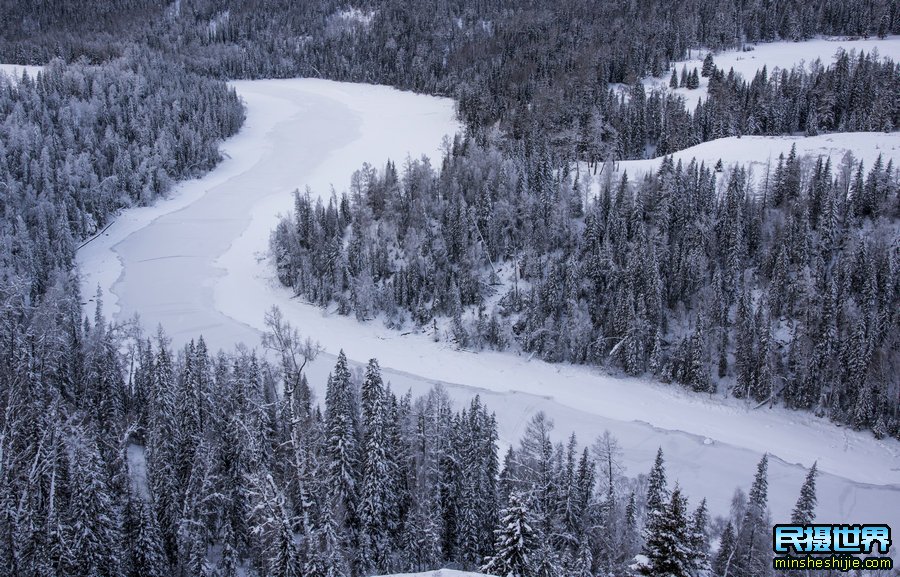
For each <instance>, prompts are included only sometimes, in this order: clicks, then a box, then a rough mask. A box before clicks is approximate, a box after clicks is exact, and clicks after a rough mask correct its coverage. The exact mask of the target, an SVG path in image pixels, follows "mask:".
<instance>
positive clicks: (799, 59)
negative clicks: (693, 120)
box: [644, 36, 900, 111]
mask: <svg viewBox="0 0 900 577" xmlns="http://www.w3.org/2000/svg"><path fill="white" fill-rule="evenodd" d="M748 48H750V46H748ZM839 49H843V50H845V51H847V52H850V51H851V50H855V51H856V52H857V53H858V52H860V51H863V52H865V53H867V54H868V53H869V52H871V51H873V50H878V54H880V55H881V56H882V57H885V58H890V59H891V60H893V61H895V62H897V61H900V36H888V37H886V38H883V39H881V38H866V39H855V40H848V39H843V38H818V39H815V40H809V41H806V42H771V43H765V44H755V45H752V50H749V51H746V52H744V51H740V50H726V51H723V52H719V53H713V62H715V64H716V67H718V68H720V69H722V70H724V71H725V73H726V74H727V73H728V71H729V70H731V69H734V71H735V73H737V74H740V75H741V76H743V77H744V79H745V80H746V81H747V82H750V81H751V80H753V77H754V76H756V72H757V71H759V70H762V68H763V66H765V67H766V69H767V70H768V72H769V73H770V74H771V72H772V69H774V68H776V67H777V68H781V69H788V70H789V69H791V68H793V67H794V66H798V65H801V64H804V65H806V66H808V65H809V64H811V63H813V62H815V61H816V60H821V61H822V64H823V65H824V66H828V65H829V64H831V63H832V62H833V61H834V56H835V54H837V51H838V50H839ZM708 52H709V51H708V50H697V51H695V52H694V53H693V54H691V56H692V58H689V59H688V60H681V61H678V62H675V63H673V66H674V69H675V70H677V71H678V77H679V79H680V78H681V71H682V68H683V67H684V66H687V70H688V72H691V71H692V70H693V69H694V68H697V70H698V71H700V70H702V68H703V58H705V57H706V54H707V53H708ZM671 75H672V71H671V69H670V70H669V71H668V72H665V73H663V75H662V76H661V77H659V78H654V77H649V78H645V79H644V86H645V87H646V89H647V91H648V92H649V91H650V90H651V89H653V88H657V87H662V88H666V89H667V90H668V89H669V88H668V87H669V79H670V77H671ZM708 86H709V79H708V78H703V77H702V76H701V77H700V88H697V89H695V90H688V89H687V88H678V89H677V90H675V92H676V94H680V95H682V96H684V99H685V103H686V104H687V109H688V110H691V111H693V110H694V108H696V106H697V102H698V101H699V100H700V99H701V98H702V99H703V100H706V95H707V87H708Z"/></svg>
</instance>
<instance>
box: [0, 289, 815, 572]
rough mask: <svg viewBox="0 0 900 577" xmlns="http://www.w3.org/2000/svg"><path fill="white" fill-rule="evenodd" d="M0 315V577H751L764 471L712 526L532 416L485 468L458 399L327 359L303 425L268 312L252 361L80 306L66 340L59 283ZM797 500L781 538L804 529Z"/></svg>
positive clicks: (291, 338) (305, 392)
mask: <svg viewBox="0 0 900 577" xmlns="http://www.w3.org/2000/svg"><path fill="white" fill-rule="evenodd" d="M66 283H68V285H70V286H66ZM3 297H4V300H3V303H4V312H3V316H2V318H3V323H2V324H0V338H2V342H3V343H4V346H3V347H2V358H0V376H2V378H0V395H2V398H3V399H4V410H3V411H2V413H0V430H2V434H0V575H3V576H9V577H23V576H54V575H66V576H67V577H79V576H84V577H96V576H104V577H119V576H122V577H126V576H127V577H169V576H173V575H176V576H178V575H180V576H185V577H186V576H191V577H203V576H213V575H215V576H219V577H235V576H237V575H260V576H263V575H264V576H266V577H293V576H298V575H308V576H311V577H316V576H335V577H336V576H341V577H347V576H356V575H372V574H381V573H390V572H394V571H407V570H423V569H433V568H434V567H436V566H440V565H444V564H448V563H451V564H456V565H457V566H459V567H464V568H470V569H471V568H478V567H481V566H484V568H485V570H488V571H492V572H495V574H498V575H505V574H508V573H509V572H515V574H521V575H547V576H562V575H566V576H570V575H585V576H587V575H596V574H598V573H603V574H617V575H624V574H631V573H632V571H634V570H637V571H639V572H640V573H641V574H645V575H658V574H660V573H659V572H660V571H661V570H663V569H664V568H666V569H665V570H666V571H670V572H671V573H670V574H671V575H675V576H679V577H680V576H684V577H688V576H690V577H699V576H705V575H722V576H726V575H744V574H753V575H766V574H768V573H769V564H770V563H771V561H770V560H769V556H770V555H771V554H770V553H769V552H768V551H769V550H770V548H769V547H768V546H763V545H768V544H769V543H768V537H767V535H768V527H769V525H770V520H769V513H768V509H767V506H766V502H767V480H766V463H767V461H766V459H763V461H762V462H761V463H760V466H759V471H758V473H757V475H756V478H755V480H754V482H753V485H752V488H751V490H750V493H749V496H748V495H745V494H744V493H743V492H742V491H741V490H738V491H737V492H736V493H735V498H734V503H733V507H732V511H731V514H730V515H729V518H728V519H725V520H717V521H716V522H715V523H711V522H710V519H709V513H708V512H707V510H706V507H705V504H704V503H703V502H700V503H699V504H697V506H696V508H693V509H688V504H687V502H686V500H685V498H684V496H683V494H682V493H681V491H680V490H679V489H678V488H677V485H676V486H675V487H674V489H670V488H669V487H670V486H669V485H667V482H666V477H665V470H664V463H663V459H662V454H661V453H660V454H659V455H658V456H657V460H656V464H655V465H654V467H653V469H652V471H651V473H650V475H649V478H646V479H645V478H644V477H643V476H641V477H638V478H637V479H630V478H627V477H625V476H624V475H623V474H622V468H621V458H622V455H621V451H620V449H619V447H618V444H617V442H616V441H615V439H614V438H613V437H611V436H610V435H609V434H605V435H603V436H602V437H601V438H599V439H597V441H596V442H595V443H594V444H593V445H592V447H591V448H587V447H582V446H580V445H579V444H578V442H577V440H576V439H575V437H574V436H572V437H571V438H570V439H569V440H568V442H566V443H559V442H554V441H553V440H552V438H551V430H552V422H550V421H549V420H548V419H547V418H546V417H545V416H544V415H543V414H538V415H535V416H534V418H533V419H532V420H531V422H530V423H529V424H528V426H527V427H526V430H525V433H524V435H523V438H522V439H521V442H520V444H519V445H518V446H517V447H515V448H511V449H510V450H509V451H508V452H507V454H506V456H505V458H504V460H503V463H502V464H501V463H500V462H499V459H498V453H497V451H498V447H497V425H496V422H495V419H494V416H493V414H491V413H490V411H489V410H488V408H487V407H485V406H484V405H483V404H482V403H481V401H480V400H479V399H478V398H475V399H474V400H473V401H472V402H471V403H470V404H468V405H467V406H465V407H464V408H462V409H461V410H458V409H456V408H454V407H453V405H452V403H451V402H450V400H449V398H448V397H447V395H446V393H444V392H443V391H441V390H440V389H436V390H433V391H432V392H430V393H429V394H428V395H427V396H425V397H423V398H418V399H413V398H411V397H410V395H409V394H398V393H395V392H393V391H392V390H391V388H390V385H389V384H387V383H385V382H384V381H383V379H382V376H381V372H380V369H379V367H378V363H377V361H375V360H372V361H370V362H369V364H368V366H367V367H366V368H365V370H364V371H361V370H354V369H353V368H352V367H351V366H350V365H349V364H348V362H347V359H346V357H345V356H344V355H343V353H341V354H340V355H338V358H337V362H336V364H335V367H334V370H333V372H332V373H331V375H330V376H329V379H328V383H327V387H326V395H325V399H324V404H320V403H318V402H316V400H315V399H314V398H313V395H312V393H311V391H310V387H309V385H308V383H307V381H306V378H305V376H304V372H303V369H304V367H305V365H306V363H307V362H308V361H309V360H311V359H312V358H313V357H315V356H316V354H317V352H318V350H317V347H315V346H314V345H312V344H310V343H309V341H306V342H304V341H303V340H301V339H300V337H299V336H298V334H297V332H296V330H294V329H292V328H291V327H290V325H289V324H287V323H286V322H285V321H284V319H283V318H282V317H281V315H280V313H278V312H277V310H275V311H273V312H272V313H270V314H269V316H268V317H267V327H268V331H267V333H266V335H265V337H264V341H263V342H264V344H265V346H266V347H267V349H268V350H269V353H270V354H269V355H268V357H269V358H271V359H272V361H271V362H270V361H267V360H266V357H265V356H263V357H260V356H257V354H256V353H255V352H253V351H248V350H247V349H246V348H238V349H236V350H235V351H234V352H233V353H231V354H225V353H222V352H220V353H218V354H212V353H210V352H209V351H208V350H207V349H206V345H205V344H204V342H203V339H202V337H201V338H200V339H198V340H197V341H196V342H194V341H192V342H191V343H190V344H188V345H186V346H184V347H183V348H180V349H178V350H172V348H171V347H170V345H169V343H168V341H167V339H166V337H165V335H164V334H163V333H162V331H161V330H160V332H159V333H158V336H157V337H156V338H155V339H150V338H146V337H145V336H143V335H142V334H141V333H140V332H139V330H137V329H135V328H134V327H129V325H113V326H110V325H107V324H105V322H104V320H103V315H102V311H101V309H100V308H99V305H98V310H97V313H96V315H95V317H94V320H93V321H90V320H84V321H83V320H82V319H81V316H80V312H79V311H80V307H79V303H78V295H77V283H76V280H75V279H74V278H71V279H68V280H67V281H65V282H63V283H62V284H61V285H60V287H59V290H57V291H55V292H53V293H52V294H51V295H49V296H48V297H47V298H45V299H44V300H43V301H42V302H41V303H39V304H35V303H19V302H13V301H11V300H10V298H9V295H8V294H6V293H4V294H3ZM99 302H100V299H98V303H99ZM814 483H815V472H814V471H813V472H811V473H810V480H809V481H808V482H807V485H806V486H805V488H804V489H803V492H802V495H803V497H802V499H801V500H800V501H799V502H798V507H797V510H796V511H795V512H794V513H793V515H792V518H795V519H807V520H808V519H811V518H812V516H813V515H814V513H813V509H814V506H815V485H814ZM690 510H693V511H694V512H693V513H690V512H689V511H690ZM788 514H789V512H788V511H779V512H777V513H776V516H777V518H779V519H782V518H783V519H786V518H787V516H788ZM723 525H724V527H723ZM520 530H521V531H523V532H524V533H523V534H521V535H519V534H518V533H517V531H520ZM719 534H721V535H722V537H721V542H722V545H721V546H720V547H719V548H718V552H714V551H711V549H710V545H709V544H710V542H711V540H713V539H715V538H717V537H718V536H719ZM519 537H521V538H519ZM673 551H674V553H672V552H673ZM638 553H641V554H642V555H643V556H642V557H635V555H637V554H638ZM631 566H634V568H633V569H629V567H631Z"/></svg>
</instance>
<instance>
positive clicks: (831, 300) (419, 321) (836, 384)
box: [271, 139, 900, 437]
mask: <svg viewBox="0 0 900 577" xmlns="http://www.w3.org/2000/svg"><path fill="white" fill-rule="evenodd" d="M898 181H900V176H898V171H897V169H896V168H895V167H894V165H893V161H888V162H887V163H885V162H884V161H883V160H882V159H880V158H879V160H878V161H877V162H876V163H875V164H874V165H872V166H870V167H867V166H864V164H863V163H862V162H856V161H852V160H849V159H848V160H845V161H844V162H842V163H841V164H840V165H839V166H832V165H831V163H830V160H823V159H821V158H820V159H818V160H816V161H815V162H814V163H813V162H812V161H808V162H806V164H804V161H803V160H802V159H800V158H798V157H797V155H796V154H795V153H794V152H793V151H792V152H791V154H790V155H788V156H787V157H786V158H785V157H783V156H782V157H780V158H779V159H778V162H777V165H776V166H774V167H773V170H772V172H771V173H770V174H769V175H767V176H765V177H764V178H763V179H761V180H760V181H759V184H758V185H757V186H755V187H754V186H753V185H752V183H751V180H750V177H749V176H748V174H747V172H746V170H745V169H744V168H741V167H736V168H735V169H734V170H732V171H730V172H729V173H718V172H717V171H716V170H714V169H713V168H712V167H707V166H704V165H702V164H701V165H698V164H697V163H696V162H691V163H689V164H686V165H685V164H682V163H681V162H680V161H679V163H678V164H675V163H673V161H672V160H671V159H666V160H665V161H664V162H663V163H662V165H661V167H660V169H659V170H658V171H657V173H656V174H652V175H648V176H647V177H645V178H644V179H643V180H640V181H638V182H635V183H629V182H628V180H627V175H622V177H621V179H620V180H614V179H612V178H611V177H610V178H608V179H607V180H606V182H605V184H603V185H602V186H601V189H600V190H599V191H598V192H597V193H596V194H594V193H593V192H592V191H591V190H590V188H589V187H588V186H587V184H586V181H585V180H584V179H582V178H581V177H580V175H578V174H572V173H571V172H569V171H568V170H567V168H566V166H563V167H561V168H558V169H556V168H555V167H554V166H553V165H552V164H551V163H550V161H549V155H548V154H547V152H546V150H532V151H529V150H527V149H523V150H521V151H520V152H519V154H516V155H513V156H509V157H507V156H504V155H502V154H500V153H498V152H497V151H496V149H493V148H487V149H484V148H481V147H478V146H477V145H475V144H474V143H473V142H471V141H468V140H461V139H457V140H456V141H455V142H454V144H453V146H452V149H451V150H449V151H448V153H447V155H446V156H445V158H444V160H443V168H442V170H441V172H440V173H437V172H435V170H434V169H432V168H431V167H430V165H429V164H428V163H427V162H419V161H410V162H408V163H407V165H406V166H405V167H404V169H403V172H402V174H400V173H398V171H397V169H396V167H395V165H394V164H392V163H388V165H387V167H386V169H385V170H384V171H382V172H380V173H379V172H378V171H375V170H374V169H372V168H370V167H365V168H364V169H363V170H362V171H360V172H358V173H357V174H356V175H355V176H354V179H353V184H352V186H351V189H350V192H349V194H345V195H343V196H342V197H341V198H340V199H338V198H336V197H332V198H331V199H330V200H328V202H327V203H323V202H322V201H318V200H313V198H312V197H311V196H310V194H309V193H307V194H297V195H296V200H295V204H296V207H295V212H294V214H293V215H291V216H290V217H288V218H285V219H283V220H282V221H281V222H280V223H279V225H278V227H277V229H276V230H275V231H274V233H273V236H272V241H271V244H272V254H273V256H274V261H275V265H276V268H277V274H278V278H279V279H280V281H281V282H282V283H283V284H284V285H286V286H290V287H292V288H293V290H294V292H295V293H296V294H297V295H299V296H302V297H303V298H305V299H307V300H309V301H310V302H313V303H316V304H318V305H320V306H329V305H334V306H336V308H337V311H338V312H340V313H341V314H351V313H352V314H355V315H356V316H357V318H359V319H361V320H366V319H378V321H377V322H385V323H386V324H387V325H388V326H393V327H397V328H408V327H419V328H420V330H421V331H422V332H427V333H428V334H431V335H433V336H434V338H449V339H451V340H452V341H454V342H455V343H456V345H457V346H459V347H462V348H471V349H479V348H482V347H491V348H496V349H504V348H509V347H512V348H514V349H517V350H523V351H526V352H532V353H534V354H537V355H539V356H540V357H541V358H543V359H545V360H547V361H552V362H558V361H565V362H574V363H591V364H599V365H607V366H614V367H618V368H619V369H621V370H623V371H624V372H626V373H627V374H630V375H644V374H652V375H655V376H657V377H659V378H662V379H664V380H669V381H675V382H678V383H681V384H683V385H685V386H687V387H689V388H690V389H692V390H695V391H698V392H709V393H712V392H719V393H728V394H730V395H732V396H737V397H746V398H749V399H752V400H753V402H758V403H763V402H782V403H784V404H785V405H787V406H790V407H793V408H803V409H811V410H814V411H816V412H817V413H818V414H820V415H827V416H828V417H830V418H831V419H833V420H836V421H838V422H841V423H847V424H850V425H852V426H854V427H856V428H872V429H873V430H874V431H875V434H876V436H879V437H881V436H885V435H893V436H898V435H900V412H898V407H900V403H898V399H900V397H898V395H900V380H898V378H897V375H898V374H900V373H898V369H900V366H898V363H900V356H898V353H897V342H898V338H900V317H898V311H900V276H898V274H897V270H900V268H898V265H900V262H898V253H897V250H896V242H895V241H896V238H895V228H896V225H897V222H898V218H900V183H898ZM439 325H440V326H439Z"/></svg>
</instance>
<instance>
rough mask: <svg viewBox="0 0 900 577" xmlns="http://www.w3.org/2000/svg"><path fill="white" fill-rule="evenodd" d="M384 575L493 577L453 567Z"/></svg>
mask: <svg viewBox="0 0 900 577" xmlns="http://www.w3.org/2000/svg"><path fill="white" fill-rule="evenodd" d="M382 577H491V576H490V575H485V574H484V573H468V572H466V571H455V570H453V569H438V570H437V571H428V572H425V573H396V574H394V575H383V576H382Z"/></svg>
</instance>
